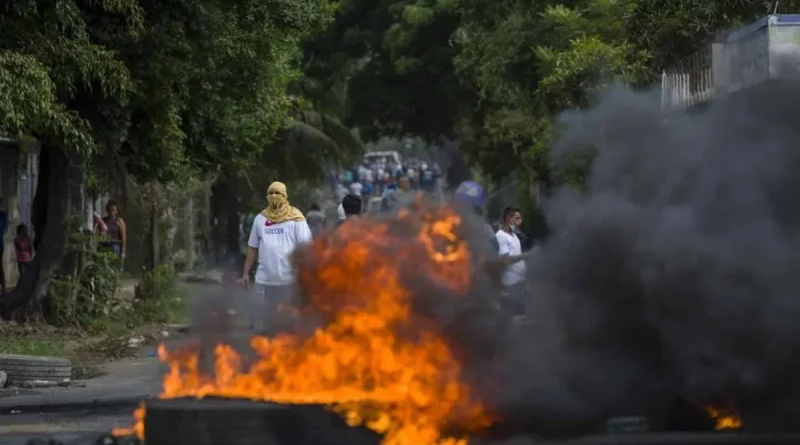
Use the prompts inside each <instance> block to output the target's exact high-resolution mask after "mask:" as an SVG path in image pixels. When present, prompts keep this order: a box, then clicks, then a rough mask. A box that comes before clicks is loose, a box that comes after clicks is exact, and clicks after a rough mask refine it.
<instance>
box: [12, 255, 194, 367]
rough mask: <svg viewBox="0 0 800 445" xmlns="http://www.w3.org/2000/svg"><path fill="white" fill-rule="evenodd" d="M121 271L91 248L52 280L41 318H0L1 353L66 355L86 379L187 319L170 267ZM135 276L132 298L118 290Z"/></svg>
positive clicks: (110, 258) (109, 258)
mask: <svg viewBox="0 0 800 445" xmlns="http://www.w3.org/2000/svg"><path fill="white" fill-rule="evenodd" d="M120 275H121V274H120V273H119V262H118V259H117V258H116V257H115V256H113V255H111V254H108V253H104V252H94V253H92V254H91V255H90V258H89V260H88V261H87V263H86V267H85V268H84V269H83V271H82V272H81V273H80V274H78V275H75V276H73V277H69V278H68V277H58V278H54V279H53V280H52V282H51V289H50V290H49V292H48V298H47V299H46V300H45V309H44V310H43V311H42V313H43V314H44V317H45V318H44V319H43V320H39V321H35V322H31V321H29V322H27V323H18V322H15V321H5V322H4V321H0V338H3V341H2V342H0V354H21V355H39V356H50V357H64V358H68V359H70V361H71V362H72V367H73V378H74V379H82V378H90V377H94V376H96V375H98V374H99V373H100V370H99V368H97V367H96V365H99V364H102V363H104V362H106V361H109V360H118V359H123V358H128V357H133V356H135V355H136V354H137V353H138V352H139V350H140V347H141V346H142V345H143V344H145V343H146V342H152V341H158V340H159V339H160V337H161V335H162V332H164V331H165V329H166V325H172V324H183V323H186V322H187V307H186V298H185V297H186V295H185V293H184V291H183V289H182V287H181V286H180V285H179V284H178V282H177V280H176V277H175V275H174V273H171V272H170V270H169V268H168V267H166V266H158V267H156V268H155V269H153V270H151V271H148V272H146V273H144V274H143V275H142V276H141V277H139V278H138V279H135V278H132V277H126V278H121V277H120ZM134 280H135V281H136V284H135V287H134V289H135V290H134V292H133V295H132V296H131V295H125V294H124V293H122V292H120V287H119V286H120V285H121V284H122V285H124V284H127V283H130V282H131V281H134Z"/></svg>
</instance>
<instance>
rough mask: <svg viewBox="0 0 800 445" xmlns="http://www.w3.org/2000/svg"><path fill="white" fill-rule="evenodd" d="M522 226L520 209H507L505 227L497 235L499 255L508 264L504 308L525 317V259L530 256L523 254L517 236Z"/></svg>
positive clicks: (504, 211)
mask: <svg viewBox="0 0 800 445" xmlns="http://www.w3.org/2000/svg"><path fill="white" fill-rule="evenodd" d="M520 224H522V215H521V214H520V211H519V209H515V208H512V207H506V209H505V210H503V227H502V228H501V229H500V230H498V231H497V233H495V238H497V244H498V251H497V253H498V255H499V256H500V258H501V259H502V260H503V262H504V263H505V264H506V270H505V272H504V273H503V278H502V283H503V287H505V289H506V292H507V294H508V295H507V297H508V299H507V300H506V301H505V302H504V304H503V305H502V306H504V309H506V310H508V311H510V312H512V313H514V315H524V313H525V305H524V302H523V298H524V295H525V290H526V285H525V272H526V264H525V258H527V257H528V256H529V254H523V253H522V244H521V243H520V239H519V237H518V236H517V235H516V233H515V232H516V231H517V228H518V227H519V226H520Z"/></svg>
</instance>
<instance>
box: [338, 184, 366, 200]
mask: <svg viewBox="0 0 800 445" xmlns="http://www.w3.org/2000/svg"><path fill="white" fill-rule="evenodd" d="M363 190H364V186H363V185H361V183H360V182H354V183H352V184H350V193H352V194H354V195H356V196H361V192H362V191H363ZM342 199H344V198H342Z"/></svg>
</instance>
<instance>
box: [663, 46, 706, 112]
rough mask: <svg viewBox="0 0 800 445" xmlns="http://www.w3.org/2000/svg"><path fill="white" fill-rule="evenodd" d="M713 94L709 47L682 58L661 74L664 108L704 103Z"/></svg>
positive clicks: (685, 106)
mask: <svg viewBox="0 0 800 445" xmlns="http://www.w3.org/2000/svg"><path fill="white" fill-rule="evenodd" d="M713 94H714V75H713V70H712V52H711V47H710V46H709V47H707V48H705V49H703V50H700V51H698V52H696V53H694V54H692V55H691V56H689V57H686V58H684V59H683V60H681V61H680V62H678V64H677V65H676V66H674V67H672V68H670V69H668V70H664V71H663V72H662V74H661V104H662V108H663V109H664V110H680V109H685V108H689V107H692V106H695V105H698V104H701V103H704V102H706V101H708V100H710V99H711V98H712V96H713Z"/></svg>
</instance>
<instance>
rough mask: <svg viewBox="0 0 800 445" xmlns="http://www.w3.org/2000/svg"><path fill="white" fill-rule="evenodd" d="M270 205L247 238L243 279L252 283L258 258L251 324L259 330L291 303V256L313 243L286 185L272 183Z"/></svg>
mask: <svg viewBox="0 0 800 445" xmlns="http://www.w3.org/2000/svg"><path fill="white" fill-rule="evenodd" d="M267 201H268V203H269V204H268V205H267V208H265V209H264V210H263V211H262V212H261V213H260V214H259V215H257V216H256V217H255V219H254V220H253V227H252V228H251V229H250V238H249V239H248V241H247V246H248V249H247V257H246V258H245V262H244V271H243V272H242V278H241V282H242V285H243V286H244V287H245V288H249V287H250V286H249V285H250V270H251V269H252V268H253V265H254V263H255V261H256V258H258V268H257V269H256V276H255V285H254V286H253V290H254V302H255V304H254V310H253V311H251V315H250V325H251V328H253V329H255V330H256V331H257V332H261V331H263V330H264V329H265V328H270V329H272V328H274V326H267V325H269V324H270V323H271V322H273V321H275V318H274V317H275V315H276V313H277V312H278V310H279V309H280V308H281V307H286V306H288V305H290V304H291V303H292V295H293V293H294V286H293V285H294V281H295V276H294V271H293V270H292V265H291V262H290V261H289V259H290V256H291V255H292V253H293V252H294V250H295V249H296V248H297V247H298V246H300V245H301V244H304V243H308V242H311V230H310V229H309V227H308V223H306V219H305V217H304V216H303V214H302V213H301V212H300V211H299V210H297V209H296V208H295V207H292V206H291V205H290V204H289V200H288V195H287V193H286V186H285V185H284V184H283V183H281V182H273V183H272V184H270V186H269V189H268V190H267Z"/></svg>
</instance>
